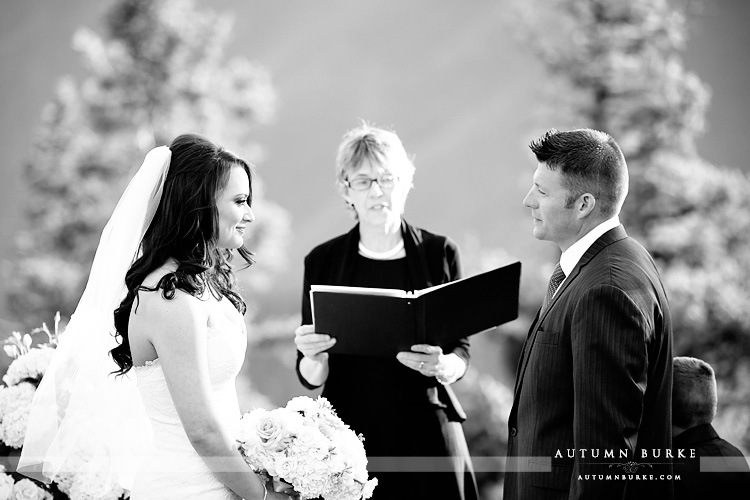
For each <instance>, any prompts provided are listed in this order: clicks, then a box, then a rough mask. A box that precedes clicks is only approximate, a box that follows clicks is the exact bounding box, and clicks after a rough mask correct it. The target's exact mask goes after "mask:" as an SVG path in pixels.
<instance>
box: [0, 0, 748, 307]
mask: <svg viewBox="0 0 750 500" xmlns="http://www.w3.org/2000/svg"><path fill="white" fill-rule="evenodd" d="M683 3H688V4H689V5H688V8H689V12H690V15H691V20H690V38H689V40H688V43H687V51H686V53H685V61H686V66H687V68H688V69H689V70H692V71H695V72H696V73H697V74H698V76H699V77H700V78H701V79H703V80H704V81H705V82H706V83H708V84H709V86H710V87H711V90H712V93H713V97H712V103H711V105H710V108H709V112H708V115H707V120H708V128H707V132H706V134H705V135H704V137H703V138H701V139H699V141H698V148H699V150H700V153H701V155H702V156H703V157H705V158H706V159H707V160H709V161H711V162H713V163H715V164H718V165H729V166H734V167H740V168H743V169H745V170H747V168H748V161H747V157H748V153H749V151H748V146H747V141H746V136H747V130H748V128H750V111H748V107H747V105H746V103H747V102H748V100H750V99H748V97H750V96H748V93H750V90H748V89H750V67H749V66H750V62H748V58H747V57H746V51H747V48H750V40H749V36H750V35H748V32H747V30H746V29H745V28H744V26H745V25H746V22H747V21H748V20H750V8H749V4H748V2H746V1H743V0H710V1H704V2H697V1H691V2H683ZM110 4H111V2H109V1H104V2H100V1H96V0H69V1H66V2H64V3H60V2H53V1H51V0H42V1H37V2H3V3H2V4H0V42H2V43H0V47H1V48H0V78H2V80H0V81H1V82H2V85H1V86H0V89H1V90H0V106H1V109H3V113H2V117H0V143H1V144H2V148H3V151H4V153H5V154H4V155H3V158H2V160H0V169H1V170H2V176H3V177H2V178H3V182H2V183H0V210H1V211H2V219H0V251H1V252H2V255H3V257H5V256H6V255H7V252H8V250H9V248H10V247H9V246H8V242H9V241H10V239H11V238H12V236H13V234H14V233H15V230H16V229H17V228H18V224H19V223H20V219H19V215H20V207H21V204H22V202H23V199H24V198H23V185H22V182H21V180H20V170H21V166H22V164H23V161H24V160H25V159H26V158H28V148H29V145H30V142H31V138H32V134H33V132H34V129H35V127H37V126H38V125H39V123H40V116H41V112H42V108H43V106H44V104H45V103H46V102H48V101H49V100H50V99H51V97H52V94H53V91H54V88H55V85H56V82H57V80H58V79H59V78H60V77H61V76H63V75H65V74H70V75H72V76H73V77H77V76H80V74H81V68H82V66H81V64H80V60H79V58H78V57H77V55H76V54H75V53H74V52H73V50H72V48H71V39H72V35H73V33H74V31H75V29H77V28H79V27H81V26H87V27H89V28H92V29H94V30H97V29H98V28H99V27H100V26H101V18H102V15H103V14H104V12H105V11H106V10H107V8H108V7H109V5H110ZM197 4H198V5H199V6H201V7H210V8H212V9H215V10H217V11H229V12H233V13H234V14H235V24H234V31H233V36H232V41H231V42H230V51H233V52H234V53H236V54H237V55H241V56H243V57H246V58H248V59H251V60H254V61H257V62H258V63H260V64H262V65H264V66H266V67H267V68H268V70H269V71H270V73H271V76H272V79H273V84H274V86H275V88H276V90H277V92H278V96H279V106H278V111H277V114H276V118H275V120H274V121H273V122H272V123H270V124H269V125H267V126H259V127H257V141H258V142H259V143H260V144H261V145H263V146H264V147H265V152H264V154H263V155H262V156H259V157H258V158H251V160H252V161H254V162H255V163H256V164H257V165H258V172H259V175H260V176H261V177H262V178H263V179H264V181H265V189H266V194H267V196H268V197H269V198H271V199H273V200H274V201H277V202H278V203H280V204H281V205H282V206H284V207H286V208H288V209H289V210H290V212H291V217H292V232H293V234H294V238H293V239H292V241H290V242H289V245H288V251H289V271H288V272H287V273H286V275H285V277H284V278H283V279H282V280H279V282H277V283H276V284H275V286H274V287H273V290H271V291H269V293H270V294H279V295H278V297H279V300H273V301H269V306H268V308H269V309H268V313H269V314H272V313H274V312H279V311H274V310H273V307H274V305H278V304H283V305H282V306H279V307H282V308H284V309H288V308H289V304H292V307H296V305H297V294H298V289H299V283H300V279H301V258H302V256H303V255H304V254H305V253H306V252H307V251H309V249H310V248H312V246H313V245H315V244H316V243H319V242H321V241H323V240H325V239H327V238H329V237H331V236H333V235H335V234H337V233H340V232H342V231H344V230H346V229H347V228H348V227H350V225H351V224H352V221H351V219H349V218H348V216H347V215H346V213H345V211H344V210H343V209H341V206H340V201H339V199H338V198H337V195H336V192H335V189H334V188H333V157H334V154H335V148H336V146H337V144H338V141H339V139H340V137H341V135H342V134H343V133H344V131H345V130H346V129H348V128H351V127H353V126H354V125H355V124H356V122H357V119H358V118H365V119H368V120H372V121H374V122H376V123H377V124H380V125H385V126H391V127H393V128H394V129H395V130H396V131H397V132H398V133H399V135H400V136H401V137H402V139H403V141H404V144H405V146H406V149H407V151H409V152H410V153H412V154H414V156H415V162H416V165H417V175H416V178H415V189H414V191H413V192H412V194H411V195H410V200H409V202H408V205H407V217H408V218H409V220H411V221H412V222H415V223H417V224H421V225H424V226H426V227H428V228H431V229H433V230H435V231H438V232H444V233H447V234H449V235H451V236H453V237H454V238H455V239H457V240H458V241H459V244H461V245H462V246H463V247H467V246H470V245H471V244H473V243H472V242H478V243H477V244H478V245H481V246H483V247H487V248H499V247H501V248H503V249H505V250H506V251H507V252H508V253H510V254H511V255H513V256H515V257H517V258H520V257H521V256H523V257H524V258H525V259H528V258H530V259H536V260H537V262H546V261H548V260H550V256H551V255H553V254H554V249H553V248H552V247H550V246H548V245H545V244H541V243H538V242H536V241H534V240H533V238H532V237H531V234H530V224H529V223H528V222H529V221H528V214H527V213H526V210H525V209H523V207H522V206H521V199H522V198H523V194H524V193H525V191H526V190H527V188H528V185H529V182H530V177H531V172H532V170H533V169H532V168H531V165H532V160H531V158H530V155H529V153H528V151H527V148H526V143H527V142H528V140H529V139H531V138H533V137H535V136H536V135H538V134H539V133H541V132H543V131H544V130H545V129H546V128H548V127H550V126H554V125H555V124H554V123H549V121H548V120H547V119H546V117H545V114H544V112H543V111H544V110H540V109H539V103H540V102H541V94H540V89H541V85H542V83H543V80H544V76H543V73H542V70H541V67H540V65H539V64H538V62H537V61H535V59H534V57H533V55H532V54H531V53H530V52H529V51H528V50H527V49H526V48H525V47H523V46H522V45H521V44H520V43H519V42H518V41H517V40H516V38H515V36H514V29H513V20H514V19H513V15H512V12H510V9H509V2H507V1H499V0H498V1H489V0H484V1H482V2H477V3H474V4H472V8H471V9H467V8H466V6H465V5H464V4H461V3H460V2H452V1H442V2H434V1H428V0H414V1H410V2H398V1H386V2H379V3H378V4H377V5H374V4H368V3H359V2H346V1H343V0H342V1H334V0H329V1H323V2H306V1H303V0H291V1H285V2H264V1H260V0H255V1H248V2H238V1H235V0H217V1H214V2H210V4H209V2H205V1H202V0H198V2H197ZM258 216H259V217H262V216H263V214H258ZM39 237H40V238H43V237H44V235H43V234H40V235H39ZM251 246H252V245H251ZM259 265H262V256H259ZM547 271H548V270H547V269H543V268H541V269H540V270H539V275H540V276H545V275H546V274H548V272H547ZM525 279H526V280H527V281H526V283H527V285H526V286H533V285H529V281H528V279H529V276H528V275H526V276H525Z"/></svg>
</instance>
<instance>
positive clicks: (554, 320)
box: [504, 226, 672, 500]
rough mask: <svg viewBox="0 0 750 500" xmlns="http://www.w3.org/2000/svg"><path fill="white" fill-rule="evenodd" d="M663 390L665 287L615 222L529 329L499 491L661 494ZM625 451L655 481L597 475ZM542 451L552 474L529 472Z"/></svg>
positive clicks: (666, 491)
mask: <svg viewBox="0 0 750 500" xmlns="http://www.w3.org/2000/svg"><path fill="white" fill-rule="evenodd" d="M671 397H672V330H671V323H670V314H669V305H668V303H667V298H666V294H665V291H664V287H663V286H662V283H661V280H660V278H659V274H658V272H657V270H656V266H655V265H654V261H653V259H652V258H651V256H650V255H649V254H648V252H647V251H646V250H645V249H644V248H643V247H642V246H641V245H640V244H638V243H637V242H636V241H635V240H633V239H632V238H629V237H628V236H627V234H626V233H625V230H624V229H623V227H622V226H618V227H616V228H614V229H612V230H610V231H608V232H607V233H605V234H604V235H602V236H601V237H600V238H599V239H598V240H597V241H596V242H595V243H594V244H593V245H592V246H591V247H590V248H589V249H588V251H587V252H586V253H585V254H584V256H583V257H582V258H581V260H580V261H579V262H578V264H577V265H576V267H575V268H574V269H573V271H572V272H571V274H570V276H568V278H567V279H566V280H565V282H564V283H563V284H562V285H561V287H560V289H559V290H558V291H557V293H556V294H555V297H554V298H553V299H552V301H551V303H550V306H549V307H548V308H547V310H546V312H545V313H544V314H543V315H542V316H541V317H540V316H539V314H537V318H536V319H535V320H534V323H533V324H532V325H531V329H530V331H529V334H528V337H527V339H526V342H525V344H524V349H523V353H522V354H521V359H520V361H519V364H518V370H517V373H516V386H515V396H514V401H513V408H512V410H511V413H510V417H509V420H508V426H509V431H510V432H509V443H508V465H509V467H510V468H513V467H517V470H518V472H512V471H509V472H507V473H506V476H505V492H504V493H505V494H504V499H505V500H515V499H519V500H534V499H562V498H576V499H584V498H586V499H588V498H591V499H597V500H598V499H607V500H609V499H615V498H659V499H670V498H672V483H671V481H668V480H667V478H666V477H665V478H664V480H661V479H659V476H660V475H661V474H664V475H665V476H666V475H667V474H671V465H661V464H658V463H656V462H660V461H661V462H664V461H665V455H666V451H665V450H666V449H669V448H670V447H671ZM581 449H584V450H586V451H584V452H581V451H580V450H581ZM643 449H645V450H649V451H648V453H649V455H648V458H642V451H641V450H643ZM652 449H657V450H661V451H660V458H658V459H656V458H654V457H653V453H652V452H651V450H652ZM591 450H599V451H598V454H599V457H598V458H592V455H593V454H594V453H592V451H591ZM605 450H613V451H614V458H605V456H604V453H605ZM620 450H627V453H628V457H629V458H628V459H621V458H620V453H621V452H620ZM558 452H559V453H558ZM571 452H573V453H572V455H573V458H571V457H570V456H569V455H570V454H571ZM530 457H541V460H540V459H534V458H530ZM631 458H632V460H633V461H634V462H637V463H639V464H643V465H640V466H639V470H638V471H637V472H636V473H637V474H641V475H642V474H649V475H655V476H656V479H650V480H632V481H625V480H622V479H620V480H614V479H610V480H609V481H607V480H606V475H607V474H609V475H610V476H611V477H613V476H614V475H615V474H623V473H625V470H624V468H623V467H622V466H620V465H613V466H611V467H610V464H619V463H621V462H627V461H628V460H630V459H631ZM545 459H546V460H547V465H549V460H550V459H551V469H552V470H551V472H540V471H541V470H542V469H540V467H543V464H544V461H545ZM646 462H648V463H649V464H648V465H646V464H645V463H646ZM535 470H536V471H537V472H535ZM586 474H588V475H589V480H586V477H585V476H586ZM592 474H595V475H596V479H591V477H590V475H592ZM600 474H601V475H605V477H604V478H603V479H602V480H599V479H598V478H599V475H600ZM579 476H580V478H581V479H579Z"/></svg>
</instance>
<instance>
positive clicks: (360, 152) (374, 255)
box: [295, 123, 477, 500]
mask: <svg viewBox="0 0 750 500" xmlns="http://www.w3.org/2000/svg"><path fill="white" fill-rule="evenodd" d="M414 171H415V168H414V164H413V163H412V161H411V160H410V159H409V157H408V155H407V153H406V151H405V150H404V147H403V145H402V143H401V140H400V139H399V137H398V136H397V135H396V134H395V133H394V132H391V131H388V130H384V129H382V128H377V127H374V126H372V125H369V124H367V123H362V124H361V125H360V126H358V127H356V128H354V129H353V130H350V131H349V132H347V133H346V134H345V135H344V138H343V140H342V142H341V144H340V145H339V149H338V154H337V157H336V185H337V188H338V191H339V194H340V195H341V197H342V198H343V200H344V202H345V205H346V207H347V209H348V210H350V211H351V213H352V215H353V216H354V218H355V219H356V220H357V224H356V225H355V226H354V228H352V230H351V231H349V232H348V233H346V234H343V235H341V236H338V237H336V238H334V239H332V240H329V241H327V242H325V243H323V244H321V245H319V246H317V247H315V248H314V249H313V250H312V251H311V252H310V253H309V254H308V255H307V256H306V257H305V271H304V283H303V291H302V326H300V327H299V328H297V330H296V331H295V343H296V345H297V350H298V352H297V365H296V368H297V375H298V377H299V380H300V382H301V383H302V385H304V386H305V387H306V388H308V389H315V388H317V387H320V386H321V385H322V386H323V392H322V395H323V396H324V397H326V398H327V399H328V400H329V401H330V402H331V404H332V405H333V407H334V408H335V409H336V412H337V413H338V415H339V416H340V417H341V418H342V419H343V421H344V422H346V423H347V424H349V425H350V426H351V427H352V428H353V429H354V431H355V432H357V433H361V434H362V435H363V436H364V438H365V441H364V445H365V449H366V451H367V455H368V460H369V464H368V469H369V471H370V473H371V475H372V476H375V477H377V478H378V481H379V484H378V486H377V488H376V489H375V495H374V497H373V498H375V499H378V498H383V499H401V498H403V499H407V498H408V499H412V498H441V499H446V500H454V499H456V500H458V499H460V500H469V499H476V498H477V490H476V481H475V479H474V473H473V468H472V464H471V460H470V457H469V452H468V448H467V445H466V439H465V437H464V434H463V429H462V426H461V422H462V421H463V420H465V418H466V416H465V414H464V412H463V410H462V408H461V406H460V404H459V403H458V400H457V398H456V396H455V394H454V393H453V390H452V389H451V387H450V385H451V384H452V383H453V382H455V381H457V380H458V379H460V378H461V377H462V376H463V375H464V373H465V372H466V368H467V366H468V364H469V358H470V356H469V341H468V339H466V338H462V339H460V340H458V341H456V342H454V343H452V344H449V345H446V346H443V347H442V348H441V347H440V346H433V345H424V344H418V345H414V346H412V347H411V350H410V351H405V352H400V353H398V354H397V355H396V356H395V357H380V356H368V355H352V354H337V353H328V352H327V350H328V349H330V348H331V347H333V346H334V344H335V342H336V340H335V339H333V338H331V337H329V336H328V335H325V334H319V333H316V332H315V328H314V326H313V324H312V323H313V318H312V311H311V305H310V294H309V292H310V287H311V285H343V286H362V287H374V288H392V289H400V290H419V289H423V288H427V287H430V286H434V285H439V284H442V283H447V282H450V281H454V280H456V279H459V278H460V277H461V266H460V260H459V254H458V249H457V247H456V245H455V244H454V243H453V242H452V241H451V240H450V239H449V238H447V237H445V236H441V235H437V234H434V233H431V232H429V231H426V230H424V229H421V228H418V227H414V226H412V225H410V224H408V223H407V222H406V221H405V220H404V219H403V217H402V216H403V212H404V206H405V203H406V198H407V196H408V194H409V191H410V189H411V187H412V180H413V177H414Z"/></svg>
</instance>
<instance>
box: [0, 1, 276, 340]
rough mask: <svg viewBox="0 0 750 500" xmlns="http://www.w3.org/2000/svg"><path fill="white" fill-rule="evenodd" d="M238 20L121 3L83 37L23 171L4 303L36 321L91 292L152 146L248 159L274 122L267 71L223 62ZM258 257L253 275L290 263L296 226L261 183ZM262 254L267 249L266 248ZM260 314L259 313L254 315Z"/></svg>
mask: <svg viewBox="0 0 750 500" xmlns="http://www.w3.org/2000/svg"><path fill="white" fill-rule="evenodd" d="M231 27H232V23H231V19H230V18H229V17H228V16H227V15H219V14H216V13H214V12H212V11H209V10H205V9H200V10H198V9H196V8H195V7H194V6H193V4H192V2H191V1H189V0H117V1H116V2H114V4H113V5H112V7H111V9H110V11H109V12H108V14H107V16H106V18H105V22H104V30H103V31H104V34H103V35H99V34H97V33H95V32H93V31H91V30H88V29H80V30H79V31H78V32H77V33H76V34H75V36H74V38H73V46H74V48H75V49H76V50H77V51H78V52H79V53H80V55H81V58H82V61H83V65H84V69H85V76H84V77H83V78H82V81H81V82H76V81H74V80H73V79H72V78H69V77H66V78H63V79H62V80H61V81H60V83H59V85H58V87H57V91H56V97H55V98H54V100H53V102H51V103H50V104H48V105H47V107H46V108H45V110H44V112H43V120H42V121H43V124H42V126H41V130H40V131H39V133H38V136H37V137H36V139H35V144H34V148H33V151H32V154H31V158H30V160H29V161H28V164H27V165H26V167H25V181H26V183H27V185H28V187H29V189H28V192H29V197H28V200H27V206H28V209H27V211H26V223H25V224H24V228H25V229H24V230H22V231H21V232H20V234H19V236H18V241H17V245H16V246H17V249H18V256H17V258H16V260H15V262H14V263H13V265H12V266H6V268H5V269H4V273H5V274H6V280H5V282H6V283H7V284H8V289H9V290H8V293H7V296H6V299H7V302H8V304H7V305H8V307H7V309H8V310H9V311H11V313H12V314H13V316H15V319H16V320H18V321H20V322H22V323H25V324H30V325H35V324H37V323H38V322H39V321H41V320H47V319H49V318H51V317H52V315H53V314H54V312H55V311H56V310H59V311H61V312H62V313H63V314H64V315H70V314H71V313H72V312H73V310H74V308H75V305H76V303H77V301H78V299H79V297H80V294H81V293H82V291H83V288H84V286H85V280H86V278H87V275H88V271H89V268H90V265H91V261H92V258H93V253H94V251H95V249H96V246H97V244H98V240H99V235H100V233H101V231H102V229H103V227H104V225H105V223H106V221H107V219H108V217H109V215H110V214H111V212H112V210H113V208H114V204H115V203H116V201H117V199H118V198H119V197H120V195H121V193H122V191H123V190H124V188H125V185H126V184H127V182H128V181H129V179H130V178H131V177H132V175H133V174H134V173H135V170H137V168H138V167H139V166H140V164H141V162H142V161H143V157H144V155H145V153H146V152H147V151H148V150H149V149H151V148H152V147H154V146H157V145H161V144H169V143H170V142H171V140H172V139H173V138H174V137H176V136H177V135H179V134H180V133H183V132H198V133H202V134H204V135H206V136H208V137H209V138H211V139H212V140H215V141H217V142H218V143H220V144H222V145H224V146H225V147H227V148H229V149H231V150H233V151H235V152H236V153H238V154H240V156H242V157H244V158H246V159H249V160H250V161H253V160H257V159H258V158H259V157H260V156H261V153H262V150H261V149H260V147H259V146H258V145H257V144H255V143H253V142H252V140H251V136H252V133H253V131H254V129H255V128H256V127H258V126H259V125H263V124H266V123H268V122H269V120H271V118H272V117H273V114H274V109H275V94H274V89H273V86H272V84H271V79H270V76H269V74H268V73H267V72H266V71H265V69H263V68H262V67H260V66H258V65H257V64H254V63H251V62H249V61H248V60H246V59H244V58H235V59H232V60H227V58H226V57H225V47H226V45H227V41H228V36H229V34H230V32H231ZM253 187H254V191H255V196H254V200H253V201H254V208H255V209H256V212H258V213H262V215H263V216H262V217H259V218H258V220H257V221H256V223H255V224H253V227H252V229H253V235H252V238H251V240H250V246H251V247H252V249H253V250H254V251H255V252H256V253H257V254H259V255H260V256H261V258H260V259H259V262H260V265H259V266H254V268H253V271H254V272H253V273H252V274H253V278H252V279H251V280H248V284H245V286H244V288H247V287H252V286H253V280H254V279H255V277H257V276H258V274H259V273H258V268H260V271H261V273H260V274H262V273H263V271H264V270H265V272H272V271H273V270H274V265H277V266H278V265H281V264H282V263H283V257H284V252H283V251H281V250H280V248H283V245H282V244H280V241H282V240H284V239H285V238H287V233H288V229H289V218H288V216H287V213H286V212H285V211H284V210H283V209H281V208H280V207H279V206H278V205H276V204H274V203H273V202H271V201H269V200H267V199H265V198H264V197H263V193H262V189H261V186H260V185H259V184H258V182H257V177H256V182H255V183H254V186H253ZM266 250H267V251H266ZM249 310H253V308H249Z"/></svg>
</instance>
